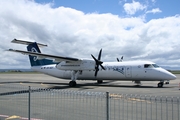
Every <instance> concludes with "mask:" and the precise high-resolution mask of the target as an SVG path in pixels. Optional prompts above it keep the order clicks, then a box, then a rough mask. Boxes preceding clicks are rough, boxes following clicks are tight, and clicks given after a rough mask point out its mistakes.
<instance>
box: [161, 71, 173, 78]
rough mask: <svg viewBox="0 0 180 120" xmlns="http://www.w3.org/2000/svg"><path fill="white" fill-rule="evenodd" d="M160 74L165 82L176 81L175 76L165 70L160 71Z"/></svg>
mask: <svg viewBox="0 0 180 120" xmlns="http://www.w3.org/2000/svg"><path fill="white" fill-rule="evenodd" d="M161 72H162V73H163V76H164V79H165V80H175V79H176V76H175V75H174V74H172V73H170V72H169V71H167V70H164V69H162V70H161Z"/></svg>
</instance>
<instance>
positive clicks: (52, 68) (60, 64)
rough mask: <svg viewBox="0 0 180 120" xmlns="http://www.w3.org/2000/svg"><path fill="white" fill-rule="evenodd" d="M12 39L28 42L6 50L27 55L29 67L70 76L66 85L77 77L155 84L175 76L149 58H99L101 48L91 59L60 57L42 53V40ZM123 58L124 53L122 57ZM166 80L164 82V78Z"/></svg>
mask: <svg viewBox="0 0 180 120" xmlns="http://www.w3.org/2000/svg"><path fill="white" fill-rule="evenodd" d="M11 42H12V43H16V44H24V45H27V51H23V50H15V49H9V50H7V51H11V52H17V53H22V54H24V55H29V60H30V64H31V69H32V70H34V71H38V72H41V73H44V74H47V75H50V76H54V77H57V78H61V79H69V80H70V82H69V86H70V87H75V86H76V80H97V83H102V82H103V80H113V81H134V82H135V83H136V84H141V81H159V83H158V84H157V87H163V85H164V83H165V84H169V81H170V80H175V79H176V76H175V75H173V74H172V73H170V72H169V71H167V70H165V69H163V68H161V67H159V66H158V65H157V64H155V63H154V62H151V61H123V62H119V61H116V62H102V61H101V54H102V49H101V50H100V51H99V55H98V58H95V57H94V55H92V54H91V56H92V58H93V59H82V58H74V57H63V56H57V55H49V54H43V53H41V51H40V49H39V47H47V45H45V44H41V43H37V42H30V41H24V40H17V39H13V40H12V41H11ZM121 59H123V57H122V58H121ZM165 81H166V82H165Z"/></svg>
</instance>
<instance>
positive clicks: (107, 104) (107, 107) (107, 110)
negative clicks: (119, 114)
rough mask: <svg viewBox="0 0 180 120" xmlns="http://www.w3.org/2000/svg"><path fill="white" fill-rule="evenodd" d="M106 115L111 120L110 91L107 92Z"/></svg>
mask: <svg viewBox="0 0 180 120" xmlns="http://www.w3.org/2000/svg"><path fill="white" fill-rule="evenodd" d="M106 115H107V116H106V117H107V120H109V92H106Z"/></svg>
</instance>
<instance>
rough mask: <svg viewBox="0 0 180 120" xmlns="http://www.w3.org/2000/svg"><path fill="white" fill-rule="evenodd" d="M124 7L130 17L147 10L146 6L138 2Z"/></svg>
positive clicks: (126, 4)
mask: <svg viewBox="0 0 180 120" xmlns="http://www.w3.org/2000/svg"><path fill="white" fill-rule="evenodd" d="M123 7H124V10H125V12H126V13H127V14H128V15H134V14H135V13H136V12H137V11H142V10H144V9H146V6H145V5H142V4H141V3H140V2H136V1H132V3H125V4H124V6H123Z"/></svg>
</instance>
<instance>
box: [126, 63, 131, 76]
mask: <svg viewBox="0 0 180 120" xmlns="http://www.w3.org/2000/svg"><path fill="white" fill-rule="evenodd" d="M126 77H127V78H130V77H131V66H126Z"/></svg>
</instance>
